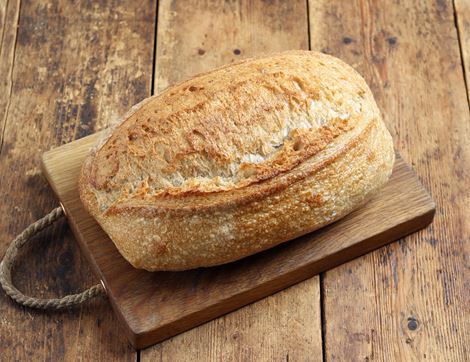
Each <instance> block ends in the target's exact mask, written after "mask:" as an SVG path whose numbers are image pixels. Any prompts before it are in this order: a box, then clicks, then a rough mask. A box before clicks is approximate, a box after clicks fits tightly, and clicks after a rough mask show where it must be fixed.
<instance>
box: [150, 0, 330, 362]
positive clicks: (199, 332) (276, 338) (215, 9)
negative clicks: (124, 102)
mask: <svg viewBox="0 0 470 362" xmlns="http://www.w3.org/2000/svg"><path fill="white" fill-rule="evenodd" d="M306 10H307V9H306V3H305V1H302V0H295V1H280V0H274V1H270V2H265V1H240V2H237V1H232V2H228V1H225V2H222V1H220V2H215V1H207V0H206V1H198V0H190V1H181V0H179V1H178V0H163V1H160V3H159V19H158V33H157V54H156V72H155V84H156V88H157V89H158V90H162V89H164V88H166V87H167V86H168V85H171V84H174V83H176V82H179V81H181V80H184V79H186V78H188V77H190V76H192V75H194V74H196V73H198V72H202V71H206V70H209V69H211V68H214V67H216V66H220V65H223V64H226V63H229V62H231V61H234V60H237V59H239V58H244V57H249V56H253V55H257V54H261V53H266V52H272V51H281V50H287V49H308V27H307V25H308V20H307V11H306ZM295 295H296V299H295V300H287V301H286V298H284V297H283V295H281V294H278V295H274V296H273V297H271V298H270V299H269V302H260V303H258V304H255V305H250V306H247V307H245V308H243V309H241V310H240V311H238V312H236V313H232V314H229V315H227V316H225V317H223V318H220V319H218V320H215V321H212V322H209V323H207V324H206V325H203V326H201V327H199V328H195V329H193V330H191V331H189V332H187V333H185V334H184V337H176V338H173V339H170V340H169V341H166V342H164V344H162V345H160V346H156V347H154V348H148V349H146V350H145V351H142V352H141V358H142V361H145V360H154V359H161V360H174V359H173V357H172V354H173V353H174V351H175V350H179V354H178V358H180V360H185V359H186V360H187V359H189V358H191V359H192V357H193V356H194V354H193V353H191V352H190V351H187V347H186V346H187V345H188V344H189V345H192V346H195V347H193V348H196V349H198V350H201V352H200V356H201V358H200V359H199V360H205V358H203V357H205V356H211V357H212V359H213V360H221V359H224V360H230V359H232V360H233V359H237V358H236V357H237V356H240V357H241V356H246V355H247V353H251V352H246V351H256V352H253V353H256V354H255V355H256V356H259V359H258V358H257V359H258V360H262V357H266V356H268V355H269V356H272V358H270V359H269V360H273V359H282V358H285V356H286V355H287V354H288V353H289V354H290V355H291V356H295V355H298V354H297V352H296V351H304V350H305V349H308V350H309V351H310V354H309V355H310V356H314V357H313V358H314V359H317V360H319V359H321V355H322V350H321V348H322V347H321V325H320V323H319V315H320V304H319V302H318V300H319V278H318V277H315V278H313V279H312V280H311V281H310V282H308V283H304V284H302V287H299V288H298V289H296V293H295ZM294 306H295V308H298V309H299V310H302V311H304V312H305V322H304V323H305V324H306V325H309V326H311V328H308V329H305V328H303V327H302V324H300V325H297V323H295V322H293V323H292V324H288V326H289V330H290V331H291V332H290V333H291V334H292V335H293V336H297V335H299V334H300V335H301V334H303V338H298V339H297V340H295V338H289V339H284V338H283V336H284V335H285V331H282V328H280V324H279V322H277V321H276V319H270V320H269V321H266V323H259V321H260V320H261V321H264V320H265V319H264V318H263V316H264V315H272V314H273V313H276V314H277V315H278V316H279V317H278V320H279V321H283V320H286V319H287V320H290V319H289V313H290V312H289V311H290V310H292V308H293V307H294ZM307 311H310V312H309V313H307ZM256 318H258V319H257V320H256ZM243 321H244V322H243ZM221 325H224V326H226V328H220V326H221ZM246 325H251V326H252V327H251V328H246V327H245V326H246ZM228 326H230V328H229V327H228ZM234 334H235V335H237V336H239V338H237V339H234V338H232V337H231V336H233V335H234ZM265 335H268V336H270V338H266V337H263V336H265ZM241 340H242V341H244V344H245V345H243V344H241V343H239V341H241ZM281 341H282V342H281ZM261 342H262V343H261ZM182 343H184V345H183V344H182ZM183 346H184V347H183ZM203 346H204V347H203ZM251 359H253V358H251ZM192 360H193V359H192ZM206 360H207V359H206Z"/></svg>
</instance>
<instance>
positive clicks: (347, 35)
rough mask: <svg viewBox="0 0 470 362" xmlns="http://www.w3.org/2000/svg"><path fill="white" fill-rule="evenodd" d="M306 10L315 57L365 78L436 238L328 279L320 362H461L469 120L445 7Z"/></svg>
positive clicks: (320, 6)
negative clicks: (324, 55) (426, 206)
mask: <svg viewBox="0 0 470 362" xmlns="http://www.w3.org/2000/svg"><path fill="white" fill-rule="evenodd" d="M309 5H310V29H311V33H312V37H311V46H312V48H313V49H319V50H322V51H325V52H328V53H331V54H333V55H336V56H339V57H340V58H342V59H344V60H345V61H347V62H348V63H350V64H352V65H353V66H354V67H355V68H356V69H358V70H359V71H360V72H361V73H362V74H363V75H364V76H365V78H366V80H367V81H368V83H369V84H370V85H371V87H372V90H373V92H374V95H375V96H376V99H377V101H378V103H379V106H380V108H381V110H382V112H383V114H384V116H385V121H386V123H387V125H388V127H389V129H390V130H391V132H392V134H393V137H394V141H395V145H396V148H397V149H398V150H399V151H400V152H401V153H402V155H403V157H404V159H405V160H407V161H408V162H410V163H411V164H412V165H413V167H414V169H415V171H416V172H417V174H418V175H419V176H420V178H421V180H422V182H423V183H424V185H425V186H426V187H427V189H428V190H430V192H431V194H432V196H433V197H434V199H435V201H436V204H437V212H436V217H435V219H434V222H433V224H432V226H431V227H429V228H427V229H426V230H424V231H421V232H419V233H417V234H414V235H412V236H410V237H408V238H405V239H404V240H402V241H401V242H399V243H395V244H392V245H390V246H387V247H384V248H382V249H380V250H379V251H376V252H373V253H370V254H368V255H366V256H365V257H363V258H360V259H357V260H354V261H352V262H350V263H347V264H345V265H342V266H340V267H338V268H336V269H334V270H332V271H329V272H327V273H325V274H324V276H323V278H322V282H323V283H322V292H323V305H324V311H323V312H324V330H325V351H324V352H325V356H326V359H327V360H338V361H344V360H356V361H363V360H397V361H411V360H416V361H422V360H435V361H465V360H467V361H468V357H469V355H470V350H469V344H468V342H469V340H470V317H469V312H470V310H469V309H470V302H469V301H470V294H469V290H470V284H469V283H470V272H469V265H468V260H469V258H470V218H469V217H468V214H469V205H470V192H469V185H470V169H469V165H470V144H469V142H468V140H469V139H470V117H469V108H468V103H467V98H466V94H465V84H464V75H463V73H462V64H461V60H460V59H461V58H460V54H459V42H458V37H457V29H456V27H455V22H454V20H455V19H454V14H453V12H454V9H453V7H452V3H451V2H446V1H436V2H434V1H416V2H411V1H410V2H401V3H400V4H397V3H396V2H394V1H391V0H390V1H385V2H381V3H380V4H378V3H375V2H369V1H352V2H339V1H335V2H332V1H327V0H322V1H313V0H311V1H310V3H309ZM385 9H386V10H385ZM467 45H468V44H467Z"/></svg>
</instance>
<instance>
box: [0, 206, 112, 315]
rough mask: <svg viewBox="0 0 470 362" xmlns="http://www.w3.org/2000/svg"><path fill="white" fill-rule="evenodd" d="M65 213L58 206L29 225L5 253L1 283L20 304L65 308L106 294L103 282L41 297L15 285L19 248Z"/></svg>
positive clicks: (0, 266)
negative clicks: (31, 295) (67, 293)
mask: <svg viewBox="0 0 470 362" xmlns="http://www.w3.org/2000/svg"><path fill="white" fill-rule="evenodd" d="M63 215H64V211H63V210H62V208H61V207H57V208H55V209H54V210H52V211H51V212H50V213H49V214H47V215H46V216H44V217H43V218H42V219H39V220H38V221H36V222H34V223H32V224H31V225H29V226H28V227H27V228H26V229H25V230H23V232H22V233H21V234H20V235H18V236H17V237H16V238H15V239H14V240H13V241H12V242H11V244H10V246H9V247H8V249H7V252H6V253H5V257H4V258H3V260H2V262H1V263H0V284H1V285H2V288H3V290H4V291H5V293H6V294H7V295H9V296H10V297H11V298H12V299H13V300H14V301H15V302H17V303H18V304H21V305H24V306H26V307H30V308H38V309H56V310H57V309H63V308H67V307H71V306H74V305H78V304H82V303H83V302H85V301H87V300H88V299H90V298H93V297H95V296H97V295H101V294H105V293H104V288H103V286H102V285H101V284H97V285H95V286H93V287H91V288H89V289H87V290H85V291H83V292H81V293H78V294H72V295H67V296H65V297H63V298H54V299H40V298H34V297H29V296H26V295H24V294H23V293H21V292H20V291H19V290H18V289H16V287H15V286H14V285H13V282H12V280H11V269H12V267H13V265H14V263H15V260H16V257H17V255H18V250H19V249H20V248H21V247H22V246H24V245H25V244H26V243H28V242H29V241H30V239H31V237H33V236H34V235H36V234H37V233H38V232H40V231H41V230H43V229H44V228H46V227H48V226H49V225H51V224H53V223H54V222H55V221H57V220H58V219H60V218H61V217H62V216H63Z"/></svg>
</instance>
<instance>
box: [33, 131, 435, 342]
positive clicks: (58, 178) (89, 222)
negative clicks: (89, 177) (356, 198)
mask: <svg viewBox="0 0 470 362" xmlns="http://www.w3.org/2000/svg"><path fill="white" fill-rule="evenodd" d="M97 137H99V134H95V135H91V136H88V137H85V138H82V139H80V140H77V141H74V142H71V143H69V144H67V145H64V146H61V147H58V148H56V149H53V150H51V151H49V152H46V153H45V154H44V155H43V159H42V161H43V170H44V173H45V175H46V177H47V178H48V180H49V182H50V184H51V186H52V188H53V189H54V191H55V192H56V194H57V196H58V198H59V200H60V201H61V204H62V206H63V207H64V210H65V212H66V214H67V218H68V221H69V224H70V225H71V227H72V230H73V231H74V233H75V235H76V237H77V239H78V240H79V243H80V246H81V247H82V250H83V252H84V253H85V255H86V256H87V257H88V259H89V261H90V263H91V264H92V265H93V267H94V270H95V272H96V273H97V274H98V275H99V276H100V278H101V280H102V282H103V284H104V286H105V288H106V291H107V293H108V296H109V299H110V301H111V303H112V305H113V307H114V309H115V311H116V313H117V315H118V316H119V318H120V320H121V321H122V323H123V325H124V327H125V330H126V333H127V336H128V337H129V339H130V341H131V343H132V344H133V345H134V346H135V347H136V348H143V347H146V346H149V345H151V344H154V343H156V342H159V341H162V340H164V339H166V338H168V337H171V336H174V335H176V334H178V333H181V332H183V331H185V330H188V329H190V328H192V327H194V326H197V325H199V324H202V323H203V322H206V321H208V320H211V319H213V318H216V317H218V316H220V315H222V314H225V313H227V312H230V311H232V310H234V309H237V308H239V307H241V306H244V305H246V304H249V303H251V302H254V301H256V300H258V299H261V298H263V297H265V296H267V295H270V294H273V293H275V292H277V291H279V290H282V289H284V288H286V287H288V286H291V285H293V284H295V283H298V282H300V281H302V280H305V279H307V278H309V277H311V276H313V275H315V274H318V273H320V272H322V271H324V270H327V269H330V268H332V267H334V266H337V265H339V264H341V263H344V262H345V261H348V260H350V259H352V258H354V257H357V256H359V255H362V254H364V253H366V252H368V251H370V250H373V249H375V248H377V247H379V246H382V245H384V244H386V243H389V242H391V241H393V240H396V239H397V238H399V237H402V236H403V235H406V234H409V233H411V232H413V231H416V230H418V229H421V228H423V227H424V226H426V225H428V224H429V223H430V222H431V220H432V218H433V216H434V203H433V201H432V200H431V198H430V197H429V195H428V194H427V192H426V191H425V190H424V189H423V187H422V186H421V184H420V183H419V181H418V180H417V178H416V176H415V175H414V173H413V172H412V171H411V170H410V169H409V168H408V166H407V165H406V164H405V163H404V162H403V161H402V160H401V158H399V157H398V159H397V162H396V164H395V167H394V172H393V175H392V177H391V180H390V182H389V183H388V184H387V185H386V186H385V187H384V188H383V189H382V192H380V194H379V195H378V196H377V197H375V198H373V199H372V200H371V201H370V202H369V203H368V204H367V205H366V206H364V207H362V208H361V209H359V210H356V211H355V212H353V213H351V214H350V215H348V216H347V217H345V218H344V219H342V220H340V221H338V222H336V223H334V224H332V225H330V226H328V227H326V228H323V229H321V230H319V231H317V232H314V233H312V234H308V235H306V236H304V237H301V238H298V239H296V240H294V241H291V242H288V243H284V244H282V245H279V246H277V247H275V248H273V249H270V250H268V251H266V252H263V253H259V254H256V255H253V256H251V257H248V258H245V259H242V260H240V261H237V262H234V263H230V264H226V265H222V266H218V267H213V268H200V269H196V270H189V271H185V272H155V273H150V272H147V271H144V270H138V269H134V268H133V267H132V266H131V265H130V264H129V263H128V262H127V261H125V260H124V258H122V256H121V255H120V254H119V252H118V251H117V249H116V248H115V246H114V244H113V243H112V242H111V240H110V239H109V238H108V237H107V235H106V234H105V233H104V232H103V230H102V229H101V228H100V227H99V226H98V224H97V223H96V222H95V221H94V219H93V218H92V217H91V216H90V215H89V214H88V213H87V212H86V211H85V210H84V208H83V206H82V204H81V202H80V198H79V194H78V175H79V172H80V168H81V165H82V162H83V159H84V157H85V156H86V155H87V153H88V152H89V150H90V148H91V147H92V146H93V145H94V143H95V142H96V139H97Z"/></svg>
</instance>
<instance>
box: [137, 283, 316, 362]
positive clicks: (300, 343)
mask: <svg viewBox="0 0 470 362" xmlns="http://www.w3.org/2000/svg"><path fill="white" fill-rule="evenodd" d="M319 305H320V293H319V292H318V277H315V278H310V279H308V280H306V281H304V282H302V283H299V284H297V285H294V286H292V287H290V288H288V289H285V290H283V291H281V292H279V293H277V294H274V295H272V296H270V297H267V298H265V299H262V300H260V301H258V302H256V303H254V304H251V305H249V306H247V307H245V308H241V309H239V310H237V311H235V312H233V313H230V314H227V315H226V316H224V317H221V318H218V319H215V320H214V321H212V322H209V323H206V324H204V325H202V326H200V327H198V328H195V329H193V330H190V331H188V332H186V333H183V334H180V335H178V336H176V337H174V338H172V339H170V340H167V341H165V342H162V343H160V344H158V345H156V346H154V347H150V348H148V349H145V350H143V351H141V360H142V361H161V362H163V361H171V362H185V361H188V360H191V361H307V360H308V361H321V360H322V354H321V353H322V351H321V330H320V326H321V324H320V323H321V322H320V308H319Z"/></svg>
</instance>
